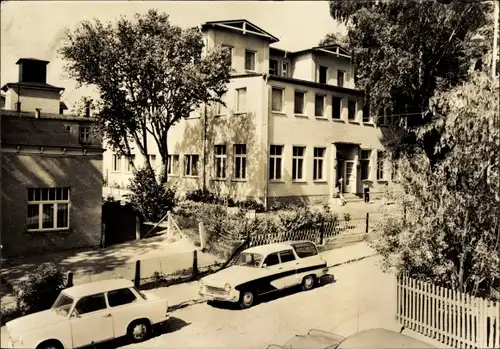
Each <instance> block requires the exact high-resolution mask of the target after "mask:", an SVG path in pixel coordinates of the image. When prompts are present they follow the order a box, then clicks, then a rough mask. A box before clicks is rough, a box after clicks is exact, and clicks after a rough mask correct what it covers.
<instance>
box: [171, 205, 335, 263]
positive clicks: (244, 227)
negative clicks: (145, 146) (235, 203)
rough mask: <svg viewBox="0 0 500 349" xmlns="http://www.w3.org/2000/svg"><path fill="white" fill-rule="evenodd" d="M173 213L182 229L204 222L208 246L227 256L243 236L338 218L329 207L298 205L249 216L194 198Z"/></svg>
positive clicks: (308, 225) (242, 211) (195, 227)
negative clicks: (317, 207)
mask: <svg viewBox="0 0 500 349" xmlns="http://www.w3.org/2000/svg"><path fill="white" fill-rule="evenodd" d="M174 215H175V219H176V221H177V224H178V225H179V226H180V227H181V228H182V229H191V230H197V229H198V223H199V222H203V224H204V227H205V232H206V238H207V249H208V250H209V251H210V252H213V253H217V254H219V255H222V256H223V257H228V255H229V254H230V253H231V251H232V250H233V249H234V247H235V244H236V243H237V242H238V241H240V240H241V239H242V238H244V237H249V236H252V235H260V234H270V233H283V232H294V231H299V230H301V229H307V228H312V227H315V226H317V225H318V224H320V223H322V222H332V221H335V220H337V215H335V214H334V213H332V212H331V211H330V210H329V209H328V208H323V209H311V208H308V207H298V208H295V209H293V210H284V211H280V212H278V213H265V214H259V215H257V216H256V217H255V218H249V217H247V215H246V212H245V210H242V209H239V210H237V211H236V212H231V213H230V212H228V209H227V207H226V206H223V205H220V204H211V203H204V202H194V201H184V202H181V203H179V204H178V205H177V206H176V207H175V209H174Z"/></svg>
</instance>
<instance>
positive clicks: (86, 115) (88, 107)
mask: <svg viewBox="0 0 500 349" xmlns="http://www.w3.org/2000/svg"><path fill="white" fill-rule="evenodd" d="M85 117H86V118H90V103H86V104H85Z"/></svg>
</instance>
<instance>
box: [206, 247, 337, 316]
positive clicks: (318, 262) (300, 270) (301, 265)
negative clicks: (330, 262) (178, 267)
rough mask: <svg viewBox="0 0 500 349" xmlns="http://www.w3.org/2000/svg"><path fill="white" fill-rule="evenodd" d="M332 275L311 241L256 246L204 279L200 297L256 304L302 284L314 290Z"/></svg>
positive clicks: (247, 304) (241, 305)
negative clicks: (264, 296) (328, 274)
mask: <svg viewBox="0 0 500 349" xmlns="http://www.w3.org/2000/svg"><path fill="white" fill-rule="evenodd" d="M327 273H328V268H327V265H326V262H325V261H324V260H323V259H322V258H321V256H320V255H319V253H318V249H317V247H316V245H315V244H314V243H313V242H311V241H291V242H284V243H275V244H268V245H263V246H256V247H251V248H248V249H246V250H244V251H242V252H241V253H240V255H239V257H238V260H237V261H236V263H235V264H234V265H232V266H230V267H228V268H225V269H222V270H220V271H218V272H216V273H214V274H212V275H209V276H206V277H204V278H203V279H201V280H200V295H202V296H204V297H206V298H208V299H209V300H217V301H226V302H233V303H238V304H239V305H240V307H241V308H243V309H245V308H249V307H251V306H252V305H254V304H255V302H256V300H257V297H259V296H261V295H264V294H267V293H270V292H274V291H279V290H283V289H285V288H288V287H292V286H296V285H301V286H302V289H303V290H310V289H312V288H314V286H315V285H316V284H317V283H318V280H319V279H320V278H321V276H323V275H325V274H327Z"/></svg>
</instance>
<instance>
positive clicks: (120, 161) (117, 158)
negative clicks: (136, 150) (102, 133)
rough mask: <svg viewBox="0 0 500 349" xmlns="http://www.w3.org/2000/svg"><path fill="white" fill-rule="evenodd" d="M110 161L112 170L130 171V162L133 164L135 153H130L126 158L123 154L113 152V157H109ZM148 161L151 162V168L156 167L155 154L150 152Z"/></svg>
mask: <svg viewBox="0 0 500 349" xmlns="http://www.w3.org/2000/svg"><path fill="white" fill-rule="evenodd" d="M111 161H112V166H111V168H112V170H113V172H122V171H123V172H132V165H131V162H132V163H134V164H135V154H132V155H131V156H130V159H127V158H126V157H124V156H121V155H118V154H113V157H112V159H111ZM149 163H150V164H151V167H152V168H153V169H155V168H156V155H155V154H150V155H149Z"/></svg>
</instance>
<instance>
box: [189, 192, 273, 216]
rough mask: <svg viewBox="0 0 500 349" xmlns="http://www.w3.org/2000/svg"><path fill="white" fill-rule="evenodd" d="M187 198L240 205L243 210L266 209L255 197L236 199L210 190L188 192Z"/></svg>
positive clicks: (219, 203)
mask: <svg viewBox="0 0 500 349" xmlns="http://www.w3.org/2000/svg"><path fill="white" fill-rule="evenodd" d="M186 200H187V201H193V202H201V203H206V204H216V205H226V206H227V207H239V208H241V209H243V210H255V211H256V212H264V211H265V208H264V205H263V204H260V203H258V202H257V201H255V200H253V199H250V200H242V201H234V200H233V199H232V198H231V197H230V196H229V195H223V196H220V195H217V194H215V193H212V192H210V191H208V190H205V191H204V190H201V189H197V190H193V191H189V192H187V193H186Z"/></svg>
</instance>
